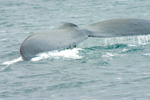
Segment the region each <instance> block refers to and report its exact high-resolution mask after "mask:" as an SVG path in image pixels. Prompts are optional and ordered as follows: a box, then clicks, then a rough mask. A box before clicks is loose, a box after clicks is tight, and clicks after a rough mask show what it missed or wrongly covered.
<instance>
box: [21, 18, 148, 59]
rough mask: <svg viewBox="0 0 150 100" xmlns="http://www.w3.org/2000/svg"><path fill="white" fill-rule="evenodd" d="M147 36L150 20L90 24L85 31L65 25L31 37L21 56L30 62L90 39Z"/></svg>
mask: <svg viewBox="0 0 150 100" xmlns="http://www.w3.org/2000/svg"><path fill="white" fill-rule="evenodd" d="M147 34H150V20H146V19H134V18H125V19H113V20H107V21H102V22H98V23H94V24H90V25H88V26H86V27H85V29H81V28H79V27H78V26H77V25H75V24H73V23H65V24H63V25H62V26H60V27H59V28H58V30H51V31H43V32H37V33H33V34H31V35H29V36H28V37H27V38H26V39H25V40H24V41H23V43H22V45H21V46H20V54H21V56H22V58H23V59H24V60H30V59H32V58H33V57H34V56H35V55H36V54H38V53H41V52H46V51H53V50H59V49H62V48H68V47H70V46H73V45H76V44H77V43H79V42H82V41H84V40H85V39H87V38H88V37H103V38H105V37H119V36H133V35H147Z"/></svg>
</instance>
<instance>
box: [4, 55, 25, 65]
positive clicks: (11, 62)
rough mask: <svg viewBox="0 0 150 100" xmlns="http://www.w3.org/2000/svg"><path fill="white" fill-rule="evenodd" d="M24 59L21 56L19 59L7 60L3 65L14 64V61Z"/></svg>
mask: <svg viewBox="0 0 150 100" xmlns="http://www.w3.org/2000/svg"><path fill="white" fill-rule="evenodd" d="M22 60H23V59H22V57H19V58H17V59H13V60H11V61H6V62H4V63H3V65H8V66H9V65H10V64H14V63H16V62H19V61H22Z"/></svg>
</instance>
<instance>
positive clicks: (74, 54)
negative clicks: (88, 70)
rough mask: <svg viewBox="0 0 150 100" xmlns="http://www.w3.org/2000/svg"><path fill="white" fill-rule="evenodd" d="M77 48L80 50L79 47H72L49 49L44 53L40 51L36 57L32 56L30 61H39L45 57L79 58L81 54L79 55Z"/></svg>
mask: <svg viewBox="0 0 150 100" xmlns="http://www.w3.org/2000/svg"><path fill="white" fill-rule="evenodd" d="M79 50H82V49H81V48H73V49H67V50H62V51H50V52H45V53H40V54H38V55H37V56H36V57H34V58H32V59H31V61H39V60H42V59H46V58H55V59H58V58H61V57H63V58H71V59H81V58H82V56H79V55H78V53H79Z"/></svg>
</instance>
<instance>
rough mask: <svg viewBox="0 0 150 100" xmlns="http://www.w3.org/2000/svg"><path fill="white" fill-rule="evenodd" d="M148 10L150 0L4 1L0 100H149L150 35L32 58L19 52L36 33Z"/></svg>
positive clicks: (93, 41)
mask: <svg viewBox="0 0 150 100" xmlns="http://www.w3.org/2000/svg"><path fill="white" fill-rule="evenodd" d="M149 12H150V2H149V0H0V47H1V49H0V99H1V100H27V99H32V100H133V99H134V100H149V99H150V51H149V50H150V35H145V36H133V37H119V38H118V37H114V38H89V39H87V40H86V41H85V42H82V43H80V44H78V45H77V47H76V48H72V49H67V50H61V51H60V50H58V51H53V52H45V53H41V54H39V55H37V56H36V57H34V58H33V59H32V60H31V61H23V60H22V59H21V57H20V54H19V47H20V45H21V43H22V41H23V40H24V39H25V38H26V37H27V36H28V35H30V34H31V33H33V32H37V31H44V30H53V29H57V28H58V27H59V26H60V25H62V24H63V23H65V22H72V23H75V24H77V25H79V26H81V27H82V26H84V25H87V24H91V23H94V22H99V21H103V20H108V19H113V18H124V17H132V18H150V14H149Z"/></svg>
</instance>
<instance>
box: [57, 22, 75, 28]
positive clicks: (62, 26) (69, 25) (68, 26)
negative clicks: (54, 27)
mask: <svg viewBox="0 0 150 100" xmlns="http://www.w3.org/2000/svg"><path fill="white" fill-rule="evenodd" d="M75 27H78V26H77V25H75V24H73V23H65V24H63V25H61V26H60V27H59V28H58V29H70V28H75Z"/></svg>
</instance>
